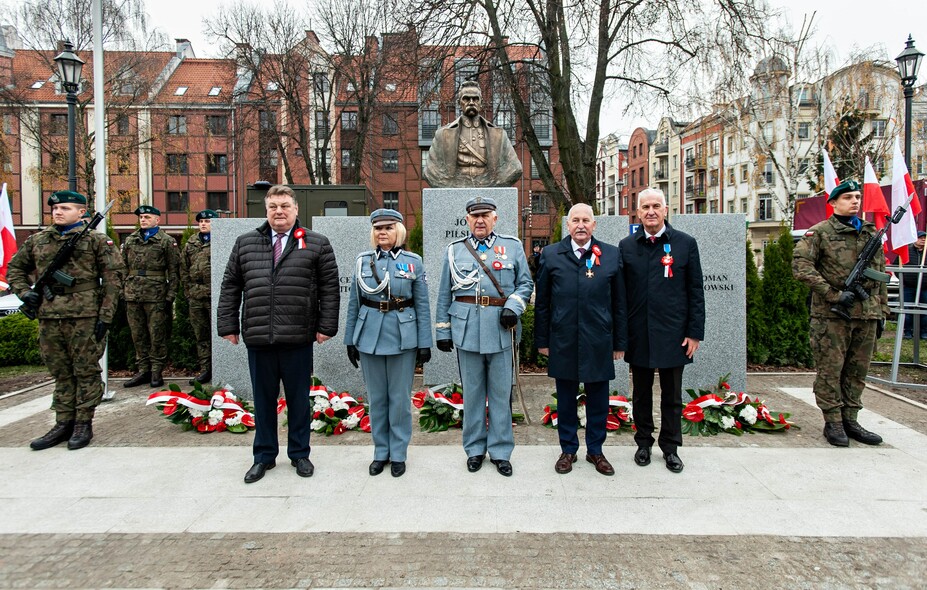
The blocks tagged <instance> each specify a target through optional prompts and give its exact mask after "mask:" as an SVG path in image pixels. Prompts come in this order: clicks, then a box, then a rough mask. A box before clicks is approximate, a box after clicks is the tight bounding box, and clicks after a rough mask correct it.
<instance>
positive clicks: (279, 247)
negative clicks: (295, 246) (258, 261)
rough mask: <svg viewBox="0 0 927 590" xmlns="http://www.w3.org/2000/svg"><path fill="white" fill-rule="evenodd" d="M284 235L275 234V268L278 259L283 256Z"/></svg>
mask: <svg viewBox="0 0 927 590" xmlns="http://www.w3.org/2000/svg"><path fill="white" fill-rule="evenodd" d="M285 235H286V234H285V233H281V234H277V240H276V241H275V242H274V266H277V263H278V262H280V257H281V256H283V237H284V236H285Z"/></svg>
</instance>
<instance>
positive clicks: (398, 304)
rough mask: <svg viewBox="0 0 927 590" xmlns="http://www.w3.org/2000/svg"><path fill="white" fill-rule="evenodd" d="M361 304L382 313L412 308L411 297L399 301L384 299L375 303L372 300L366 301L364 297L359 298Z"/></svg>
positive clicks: (396, 299)
mask: <svg viewBox="0 0 927 590" xmlns="http://www.w3.org/2000/svg"><path fill="white" fill-rule="evenodd" d="M360 300H361V303H362V304H363V305H366V306H367V307H372V308H374V309H379V310H380V311H381V312H382V313H386V312H388V311H394V310H397V309H398V310H399V311H402V310H403V309H405V308H407V307H412V303H413V300H412V298H411V297H409V298H408V299H400V298H398V297H395V298H393V299H384V300H383V301H375V300H373V299H367V298H366V297H361V298H360Z"/></svg>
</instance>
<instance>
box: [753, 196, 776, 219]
mask: <svg viewBox="0 0 927 590" xmlns="http://www.w3.org/2000/svg"><path fill="white" fill-rule="evenodd" d="M759 203H760V208H759V211H758V212H757V219H758V220H759V221H773V220H774V219H775V217H774V215H773V200H772V197H771V196H770V195H768V194H761V195H759Z"/></svg>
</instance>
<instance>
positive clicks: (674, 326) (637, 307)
mask: <svg viewBox="0 0 927 590" xmlns="http://www.w3.org/2000/svg"><path fill="white" fill-rule="evenodd" d="M667 246H668V247H669V255H670V256H671V257H672V259H673V263H672V265H671V266H670V269H671V270H672V274H673V276H672V277H665V276H664V265H663V263H662V262H661V260H662V258H663V257H664V256H665V255H666V254H667ZM619 249H620V250H621V259H622V269H623V271H624V282H625V285H626V286H627V301H628V351H627V354H625V360H626V361H627V362H628V364H630V365H634V366H639V367H653V368H667V367H680V366H682V365H686V364H688V363H691V362H692V359H690V358H689V357H687V356H686V353H685V351H686V349H685V348H684V347H683V346H682V341H683V340H685V339H686V338H695V339H696V340H699V341H702V340H704V339H705V292H704V289H703V286H702V264H701V261H700V259H699V254H698V244H697V243H696V242H695V238H693V237H692V236H690V235H689V234H686V233H683V232H681V231H678V230H676V229H673V228H672V227H671V226H670V224H669V223H667V224H666V232H664V233H663V235H662V236H660V237H659V238H657V242H656V244H652V243H650V241H649V240H647V239H646V233H645V232H644V227H643V225H641V226H640V227H639V228H638V229H637V231H636V232H634V233H633V234H632V235H630V236H628V237H626V238H625V239H623V240H621V243H620V244H619Z"/></svg>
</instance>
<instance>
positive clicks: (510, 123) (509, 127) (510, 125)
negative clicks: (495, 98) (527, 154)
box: [496, 109, 515, 143]
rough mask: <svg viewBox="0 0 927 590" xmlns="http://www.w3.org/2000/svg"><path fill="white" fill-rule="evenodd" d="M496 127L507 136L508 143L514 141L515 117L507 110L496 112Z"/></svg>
mask: <svg viewBox="0 0 927 590" xmlns="http://www.w3.org/2000/svg"><path fill="white" fill-rule="evenodd" d="M496 127H498V128H500V129H503V130H504V131H505V134H506V135H508V136H509V141H511V142H513V143H514V141H515V117H514V113H512V111H510V110H508V109H500V110H498V111H496Z"/></svg>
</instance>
